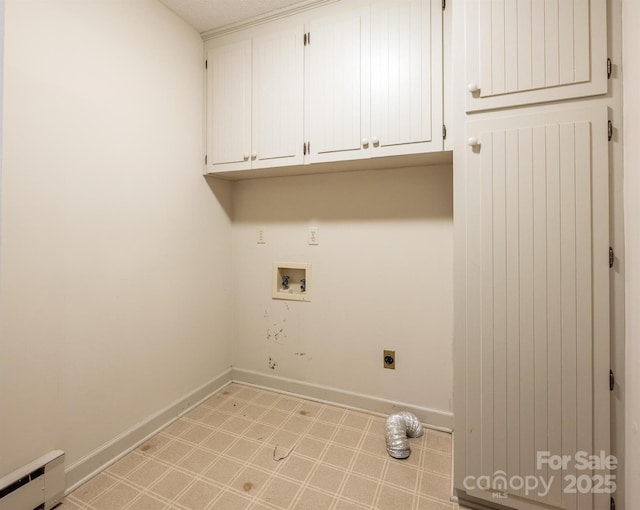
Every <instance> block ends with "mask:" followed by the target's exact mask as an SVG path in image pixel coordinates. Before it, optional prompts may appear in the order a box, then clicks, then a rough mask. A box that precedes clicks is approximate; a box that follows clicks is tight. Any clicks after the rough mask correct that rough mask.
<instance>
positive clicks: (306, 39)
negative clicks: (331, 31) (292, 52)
mask: <svg viewBox="0 0 640 510" xmlns="http://www.w3.org/2000/svg"><path fill="white" fill-rule="evenodd" d="M310 44H311V32H306V33H305V34H304V45H305V46H309V45H310Z"/></svg>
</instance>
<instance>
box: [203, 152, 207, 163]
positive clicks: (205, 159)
mask: <svg viewBox="0 0 640 510" xmlns="http://www.w3.org/2000/svg"><path fill="white" fill-rule="evenodd" d="M204 164H205V165H206V164H207V155H206V154H205V155H204Z"/></svg>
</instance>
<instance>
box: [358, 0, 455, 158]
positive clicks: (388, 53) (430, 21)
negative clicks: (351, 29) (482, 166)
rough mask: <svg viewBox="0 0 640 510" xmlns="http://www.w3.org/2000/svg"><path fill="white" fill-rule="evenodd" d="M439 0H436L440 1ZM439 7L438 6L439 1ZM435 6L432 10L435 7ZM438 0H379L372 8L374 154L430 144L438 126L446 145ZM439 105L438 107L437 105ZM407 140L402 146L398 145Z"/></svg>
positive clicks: (401, 150) (404, 150)
mask: <svg viewBox="0 0 640 510" xmlns="http://www.w3.org/2000/svg"><path fill="white" fill-rule="evenodd" d="M436 4H437V5H436ZM434 6H435V7H437V8H435V7H434ZM432 10H433V11H434V12H433V13H432ZM441 25H442V8H441V4H440V2H436V1H433V2H432V1H431V0H401V1H393V2H389V1H383V2H375V3H374V4H373V6H372V10H371V130H370V133H369V135H368V137H369V138H371V139H372V140H379V144H378V143H373V144H372V145H373V147H372V153H371V155H372V156H387V155H392V154H397V153H407V152H413V151H412V150H411V148H410V145H411V144H416V145H415V147H414V150H415V151H420V152H422V151H426V150H429V146H428V145H427V144H426V143H427V142H431V141H432V140H433V136H434V134H435V133H434V127H435V126H434V121H435V122H436V123H437V125H438V127H437V128H436V132H437V133H438V137H439V139H438V144H437V147H434V148H431V150H441V149H442V137H441V136H440V131H441V125H442V114H441V101H438V102H435V101H433V98H434V97H436V96H435V94H441V93H442V90H441V87H440V84H439V83H437V82H435V83H434V81H435V80H434V78H435V77H437V76H439V75H440V69H441V58H442V57H441V53H442V45H441V39H442V34H441ZM438 109H439V110H440V111H438ZM397 146H403V147H397Z"/></svg>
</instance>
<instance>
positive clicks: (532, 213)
mask: <svg viewBox="0 0 640 510" xmlns="http://www.w3.org/2000/svg"><path fill="white" fill-rule="evenodd" d="M606 122H607V112H606V108H604V107H598V106H596V107H593V106H592V107H585V108H583V109H581V110H575V109H563V110H557V111H553V112H547V113H539V114H531V115H519V116H513V117H499V118H492V119H486V120H479V121H475V122H470V123H469V124H468V129H467V135H468V136H469V137H472V138H477V139H478V140H479V142H480V145H479V146H476V147H475V148H474V149H472V148H468V152H467V157H466V162H467V169H466V175H467V185H466V189H467V197H466V200H467V213H466V214H467V218H466V222H467V250H466V254H467V255H466V257H467V267H466V274H467V314H466V320H467V323H466V346H467V349H466V356H467V359H466V363H467V373H466V389H467V409H466V413H465V415H466V417H467V423H466V427H465V430H464V431H463V432H462V433H464V435H465V444H466V475H470V476H472V477H475V480H477V479H478V477H480V476H488V477H489V479H491V480H492V482H495V481H496V480H497V479H496V478H495V476H494V475H495V473H496V472H498V471H501V472H504V474H505V475H506V477H507V480H508V479H510V478H511V477H513V476H519V477H523V476H537V477H539V476H542V477H544V478H545V480H547V481H551V479H552V478H553V482H552V484H551V490H550V491H549V493H548V494H543V493H542V492H541V491H538V490H533V491H527V490H525V489H524V488H518V487H514V488H507V490H506V494H507V497H508V500H507V502H505V501H502V502H503V503H505V504H507V505H509V506H512V505H513V507H514V508H523V509H524V508H533V507H531V506H530V504H531V503H532V502H540V503H544V504H546V505H550V506H551V507H553V508H561V509H567V510H569V509H571V510H589V509H594V508H604V506H600V505H603V504H604V503H605V502H606V498H607V497H608V495H607V494H590V493H589V494H582V493H580V492H579V491H578V493H577V494H575V493H574V494H571V493H569V492H567V491H565V490H564V489H565V488H567V486H568V484H567V482H566V481H565V480H564V478H565V476H571V475H574V476H580V475H584V474H587V475H589V476H591V475H593V474H595V473H593V472H592V471H582V470H577V469H576V466H575V462H576V453H577V452H587V453H588V454H598V453H599V452H600V451H601V450H604V451H608V448H609V423H608V420H609V413H608V409H609V391H608V387H607V384H606V381H607V374H608V367H609V363H608V360H609V342H608V339H609V285H608V271H609V269H608V260H607V253H608V155H607V150H608V146H607V134H606ZM595 409H597V413H594V410H595ZM545 451H548V452H550V454H551V455H559V456H562V455H565V456H569V458H570V459H571V460H570V462H569V463H568V465H567V467H566V469H563V470H552V469H551V468H547V467H546V466H544V467H543V469H542V470H538V469H537V453H538V452H545ZM598 474H604V472H603V471H599V472H598ZM492 489H495V490H496V491H498V492H503V490H502V489H501V487H499V486H498V485H496V486H494V487H492ZM467 493H468V494H470V495H472V496H476V497H480V498H483V499H489V500H493V501H495V499H494V498H493V497H492V491H491V490H487V491H485V490H480V489H477V488H473V487H472V488H471V489H469V490H467ZM528 505H529V506H528ZM545 508H546V507H545Z"/></svg>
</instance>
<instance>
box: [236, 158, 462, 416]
mask: <svg viewBox="0 0 640 510" xmlns="http://www.w3.org/2000/svg"><path fill="white" fill-rule="evenodd" d="M233 210H234V214H233V219H234V224H233V252H234V264H233V285H234V318H235V339H234V362H233V364H234V368H239V369H242V370H248V371H253V372H258V373H260V374H263V375H267V376H275V377H284V378H289V379H293V380H295V381H299V382H304V383H306V384H309V385H322V386H327V387H330V388H334V389H338V390H339V391H342V392H354V393H358V394H363V395H368V396H373V397H376V398H380V399H386V400H391V401H394V402H403V403H408V404H412V405H414V406H418V407H423V408H428V409H432V410H436V411H439V412H442V413H445V414H449V413H450V412H451V398H452V352H451V351H452V334H453V333H452V329H453V317H452V315H453V263H452V253H453V246H452V235H453V213H452V172H451V167H450V166H441V167H428V168H414V169H394V170H389V171H365V172H352V173H342V174H327V175H307V176H301V177H286V178H271V179H259V180H250V181H240V182H237V183H236V184H235V188H234V209H233ZM311 225H313V226H318V227H319V237H320V244H319V245H318V246H310V245H308V244H307V231H308V227H309V226H311ZM258 227H263V228H264V232H265V235H266V241H267V242H266V244H264V245H262V244H257V243H256V230H257V228H258ZM274 262H305V263H311V264H312V271H313V282H312V288H311V289H310V291H311V292H312V301H311V302H310V303H303V302H295V301H280V300H273V299H272V298H271V282H272V279H271V278H272V264H273V263H274ZM281 329H282V332H280V330H281ZM276 333H279V335H277V336H276ZM384 349H391V350H395V351H396V370H395V371H392V370H386V369H384V368H383V362H382V358H383V356H382V352H383V350H384ZM270 358H271V360H272V361H273V362H275V363H276V364H277V366H276V367H275V368H273V369H272V368H269V359H270Z"/></svg>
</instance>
